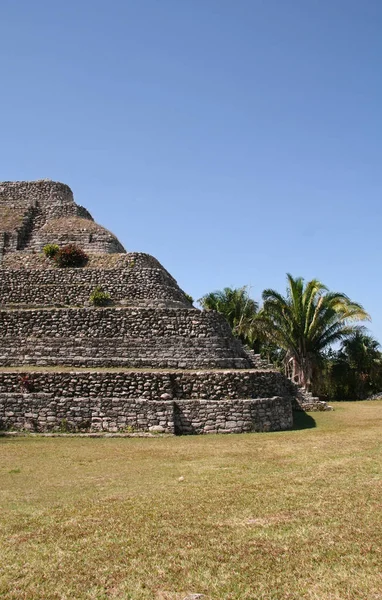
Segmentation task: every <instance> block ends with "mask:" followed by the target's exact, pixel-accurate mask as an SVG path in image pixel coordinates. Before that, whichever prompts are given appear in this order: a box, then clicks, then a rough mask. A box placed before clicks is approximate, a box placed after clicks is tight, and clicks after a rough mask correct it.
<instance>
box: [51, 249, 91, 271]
mask: <svg viewBox="0 0 382 600" xmlns="http://www.w3.org/2000/svg"><path fill="white" fill-rule="evenodd" d="M53 260H54V262H55V263H56V265H57V266H58V267H61V268H68V267H69V268H70V267H83V266H85V265H86V263H87V262H88V260H89V257H88V255H87V254H86V252H84V251H83V250H82V249H81V248H79V247H78V246H76V244H68V245H67V246H63V247H62V248H60V249H59V251H58V252H57V253H56V254H55V255H54V257H53Z"/></svg>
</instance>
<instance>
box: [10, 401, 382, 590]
mask: <svg viewBox="0 0 382 600" xmlns="http://www.w3.org/2000/svg"><path fill="white" fill-rule="evenodd" d="M334 406H335V410H334V412H330V413H314V415H313V414H312V415H309V416H304V415H303V414H301V415H300V416H301V418H303V419H305V420H306V419H309V420H310V421H311V424H312V425H315V427H311V428H309V429H307V428H305V429H297V430H295V431H285V432H279V433H268V434H267V435H261V434H260V435H259V434H243V435H237V436H194V437H192V436H191V437H190V436H185V437H180V438H175V437H174V438H173V437H155V438H152V439H139V438H138V439H137V438H125V439H121V438H112V439H110V438H104V439H83V438H69V439H68V438H67V437H65V438H41V437H32V436H29V437H24V438H16V439H15V438H0V452H1V464H0V502H1V512H0V597H2V598H7V600H20V599H22V598H23V599H29V598H30V599H32V598H33V600H53V599H59V598H62V599H63V598H75V599H76V600H90V599H99V600H108V599H111V598H115V599H117V598H118V599H119V598H120V599H122V598H126V599H129V600H154V599H155V600H183V598H185V597H186V596H187V595H188V594H191V593H200V594H204V595H205V598H206V600H221V599H223V598H224V599H229V600H253V599H254V598H256V599H260V600H318V599H319V600H378V599H379V598H381V569H380V565H381V552H382V545H381V541H382V519H381V510H380V508H381V492H382V487H381V485H382V484H381V482H382V452H381V450H382V445H381V440H382V403H381V402H363V403H355V402H352V403H346V402H344V403H336V404H334ZM313 416H314V419H313V418H312V417H313ZM305 425H306V424H305ZM63 426H64V425H63ZM299 426H304V423H300V425H299ZM180 478H182V479H181V480H180Z"/></svg>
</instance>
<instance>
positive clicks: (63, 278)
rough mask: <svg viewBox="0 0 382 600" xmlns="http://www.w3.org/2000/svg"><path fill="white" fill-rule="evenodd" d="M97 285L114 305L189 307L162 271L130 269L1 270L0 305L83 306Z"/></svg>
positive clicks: (179, 291) (139, 268)
mask: <svg viewBox="0 0 382 600" xmlns="http://www.w3.org/2000/svg"><path fill="white" fill-rule="evenodd" d="M96 286H100V287H102V289H103V290H104V291H105V292H108V293H109V294H110V296H111V299H112V300H113V302H115V303H118V302H121V301H123V300H126V301H131V302H133V301H142V300H158V302H159V301H161V300H162V301H166V300H171V301H175V302H180V303H182V304H183V305H185V306H189V302H188V300H187V299H186V297H185V295H184V293H183V292H182V290H181V289H180V288H179V287H178V286H177V285H176V283H175V282H174V280H173V278H172V277H170V276H169V275H168V273H167V271H165V270H164V269H160V268H158V267H156V268H153V267H136V266H131V267H127V268H124V269H110V270H108V271H105V270H102V269H58V268H50V269H46V270H30V271H27V270H26V269H23V270H21V269H16V270H14V269H2V270H1V271H0V306H1V305H3V306H6V305H10V304H24V305H28V306H36V305H37V306H54V305H56V306H63V305H65V304H66V305H72V306H83V305H86V304H88V303H89V296H90V294H91V293H92V292H93V290H94V288H95V287H96Z"/></svg>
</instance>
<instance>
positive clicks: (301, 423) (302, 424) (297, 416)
mask: <svg viewBox="0 0 382 600" xmlns="http://www.w3.org/2000/svg"><path fill="white" fill-rule="evenodd" d="M313 427H316V421H315V419H313V417H311V416H310V415H308V414H307V413H306V412H304V411H302V410H294V411H293V427H292V431H295V430H296V429H312V428H313Z"/></svg>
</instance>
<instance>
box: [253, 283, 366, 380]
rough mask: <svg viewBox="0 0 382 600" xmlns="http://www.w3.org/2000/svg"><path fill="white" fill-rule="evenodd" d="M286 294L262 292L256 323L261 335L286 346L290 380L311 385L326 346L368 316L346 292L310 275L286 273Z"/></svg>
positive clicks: (281, 345)
mask: <svg viewBox="0 0 382 600" xmlns="http://www.w3.org/2000/svg"><path fill="white" fill-rule="evenodd" d="M287 281H288V287H287V293H286V296H282V295H281V294H279V293H278V292H277V291H275V290H271V289H268V290H265V291H264V292H263V302H264V304H263V308H262V310H261V312H260V314H259V318H258V325H259V329H260V330H261V332H262V334H263V336H264V338H265V339H266V340H269V341H270V342H271V343H273V344H275V345H276V346H278V347H279V348H281V349H283V350H285V358H284V364H285V367H286V370H287V373H288V374H289V375H290V377H291V379H292V380H293V381H296V382H297V383H298V384H300V385H302V386H304V387H306V388H308V389H309V388H310V387H311V385H312V380H313V377H314V375H315V373H317V370H318V368H319V361H320V358H321V356H322V353H323V351H324V350H325V349H327V348H328V347H330V346H331V345H332V344H334V343H336V342H339V341H341V340H344V339H346V338H348V337H349V336H351V335H352V334H354V333H355V332H356V331H357V325H356V324H355V323H357V322H358V321H362V320H368V319H370V317H369V315H368V314H367V312H366V311H365V310H364V308H363V307H362V306H361V305H360V304H357V303H356V302H353V301H352V300H350V298H348V296H346V295H345V294H341V293H339V292H329V290H328V288H327V287H326V286H325V285H324V284H323V283H321V282H320V281H318V280H317V279H312V280H311V281H308V282H307V284H306V285H304V280H303V278H302V277H297V278H293V277H292V275H290V274H289V273H288V275H287Z"/></svg>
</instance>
